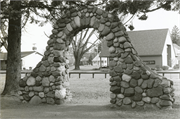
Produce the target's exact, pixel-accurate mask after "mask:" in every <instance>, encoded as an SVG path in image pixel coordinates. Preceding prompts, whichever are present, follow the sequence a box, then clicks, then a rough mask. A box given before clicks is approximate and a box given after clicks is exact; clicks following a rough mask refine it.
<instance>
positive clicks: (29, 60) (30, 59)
mask: <svg viewBox="0 0 180 119" xmlns="http://www.w3.org/2000/svg"><path fill="white" fill-rule="evenodd" d="M41 59H42V55H40V54H39V53H37V52H34V53H32V54H30V55H28V56H26V57H23V58H22V69H23V68H25V69H29V68H30V67H31V68H32V69H33V68H35V66H36V65H37V64H38V63H39V61H41Z"/></svg>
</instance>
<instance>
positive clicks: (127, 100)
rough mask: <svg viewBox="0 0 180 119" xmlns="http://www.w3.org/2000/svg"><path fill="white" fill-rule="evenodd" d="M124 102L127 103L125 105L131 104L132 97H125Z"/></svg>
mask: <svg viewBox="0 0 180 119" xmlns="http://www.w3.org/2000/svg"><path fill="white" fill-rule="evenodd" d="M123 104H125V105H128V104H131V99H130V98H129V97H125V98H124V99H123Z"/></svg>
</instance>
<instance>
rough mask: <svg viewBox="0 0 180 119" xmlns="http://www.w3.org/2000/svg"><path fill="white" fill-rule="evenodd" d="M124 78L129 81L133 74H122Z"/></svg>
mask: <svg viewBox="0 0 180 119" xmlns="http://www.w3.org/2000/svg"><path fill="white" fill-rule="evenodd" d="M122 80H124V81H126V82H129V81H130V80H131V76H129V75H127V74H123V75H122Z"/></svg>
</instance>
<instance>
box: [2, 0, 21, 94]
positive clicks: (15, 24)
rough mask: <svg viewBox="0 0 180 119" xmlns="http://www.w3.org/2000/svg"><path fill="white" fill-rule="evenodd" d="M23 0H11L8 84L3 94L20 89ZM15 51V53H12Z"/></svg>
mask: <svg viewBox="0 0 180 119" xmlns="http://www.w3.org/2000/svg"><path fill="white" fill-rule="evenodd" d="M20 6H21V1H10V5H9V7H10V9H11V10H12V12H11V17H9V28H8V34H9V35H8V43H9V45H8V49H7V51H8V55H7V70H6V84H5V89H4V91H3V93H2V94H7V93H12V92H11V91H16V89H18V85H17V82H18V79H20V76H21V68H20V66H21V64H20V63H21V54H20V53H21V46H20V44H21V7H20ZM12 53H14V54H15V55H12Z"/></svg>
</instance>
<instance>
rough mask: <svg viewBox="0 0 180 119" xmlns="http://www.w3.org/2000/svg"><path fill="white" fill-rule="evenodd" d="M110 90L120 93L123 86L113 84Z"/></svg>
mask: <svg viewBox="0 0 180 119" xmlns="http://www.w3.org/2000/svg"><path fill="white" fill-rule="evenodd" d="M110 91H111V92H113V93H115V94H118V93H121V88H120V87H118V86H111V88H110Z"/></svg>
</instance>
